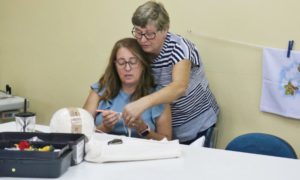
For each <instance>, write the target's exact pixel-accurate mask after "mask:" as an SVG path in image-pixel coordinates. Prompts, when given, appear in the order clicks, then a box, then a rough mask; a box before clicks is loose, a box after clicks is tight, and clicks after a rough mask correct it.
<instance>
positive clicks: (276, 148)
mask: <svg viewBox="0 0 300 180" xmlns="http://www.w3.org/2000/svg"><path fill="white" fill-rule="evenodd" d="M225 149H226V150H232V151H240V152H247V153H253V154H263V155H270V156H277V157H285V158H292V159H297V154H296V153H295V151H294V149H293V147H292V146H291V145H290V144H289V143H288V142H286V141H285V140H283V139H281V138H279V137H277V136H274V135H270V134H264V133H248V134H244V135H240V136H238V137H236V138H234V139H233V140H232V141H231V142H229V144H228V145H227V147H226V148H225Z"/></svg>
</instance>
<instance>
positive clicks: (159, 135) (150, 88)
mask: <svg viewBox="0 0 300 180" xmlns="http://www.w3.org/2000/svg"><path fill="white" fill-rule="evenodd" d="M155 91H156V88H155V84H154V79H153V76H152V74H151V67H150V64H149V60H147V57H146V56H145V53H144V52H143V50H142V48H141V47H140V46H139V44H138V42H137V40H136V39H134V38H124V39H121V40H119V41H117V42H116V43H115V45H114V47H113V49H112V52H111V55H110V59H109V62H108V66H107V67H106V70H105V73H104V74H103V75H102V77H101V78H100V80H99V82H97V83H95V84H93V85H92V86H91V91H90V94H89V96H88V98H87V100H86V102H85V105H84V109H86V110H87V111H89V112H90V113H91V114H92V115H93V117H94V118H95V124H96V127H97V130H98V131H100V132H105V133H111V134H116V135H127V136H131V137H138V138H147V139H155V140H161V139H163V138H167V139H171V137H172V129H171V128H172V127H171V111H170V106H169V105H162V104H158V105H156V106H152V107H150V108H147V109H146V110H145V111H144V112H143V113H142V114H140V115H139V116H138V117H137V118H136V119H134V120H133V121H131V122H125V121H124V119H122V118H121V114H120V112H122V111H123V108H124V106H125V105H126V104H128V103H129V102H131V101H134V100H137V99H139V98H141V97H143V96H145V95H148V94H150V93H153V92H155Z"/></svg>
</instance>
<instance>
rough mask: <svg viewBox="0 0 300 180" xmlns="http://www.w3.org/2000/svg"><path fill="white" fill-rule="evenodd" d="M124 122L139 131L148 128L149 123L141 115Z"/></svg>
mask: <svg viewBox="0 0 300 180" xmlns="http://www.w3.org/2000/svg"><path fill="white" fill-rule="evenodd" d="M124 122H125V124H126V125H127V126H128V127H129V128H134V129H136V131H137V132H141V131H142V130H144V129H146V128H147V124H146V123H145V122H144V121H143V120H142V119H141V118H140V117H138V118H135V119H134V120H133V121H126V120H125V121H124Z"/></svg>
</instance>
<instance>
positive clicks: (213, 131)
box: [203, 125, 218, 148]
mask: <svg viewBox="0 0 300 180" xmlns="http://www.w3.org/2000/svg"><path fill="white" fill-rule="evenodd" d="M217 132H218V128H217V127H216V126H215V125H214V126H212V127H210V128H208V130H207V131H206V133H205V141H204V145H203V146H204V147H209V148H215V147H216V141H217Z"/></svg>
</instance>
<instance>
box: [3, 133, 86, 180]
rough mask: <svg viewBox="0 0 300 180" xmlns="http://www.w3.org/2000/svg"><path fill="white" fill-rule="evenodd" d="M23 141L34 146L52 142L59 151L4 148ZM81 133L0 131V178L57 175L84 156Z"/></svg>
mask: <svg viewBox="0 0 300 180" xmlns="http://www.w3.org/2000/svg"><path fill="white" fill-rule="evenodd" d="M21 140H27V141H29V142H30V144H33V145H34V146H42V145H46V144H48V145H52V146H53V147H55V149H60V151H59V152H39V151H14V150H6V149H5V147H11V146H12V145H13V144H16V143H18V142H20V141H21ZM84 145H85V136H84V135H83V134H68V133H29V132H2V133H0V177H1V176H4V177H43V178H57V177H59V176H60V175H61V174H63V173H64V172H65V171H66V170H67V169H68V168H69V166H71V165H76V164H79V163H80V162H81V161H82V160H83V157H84Z"/></svg>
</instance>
